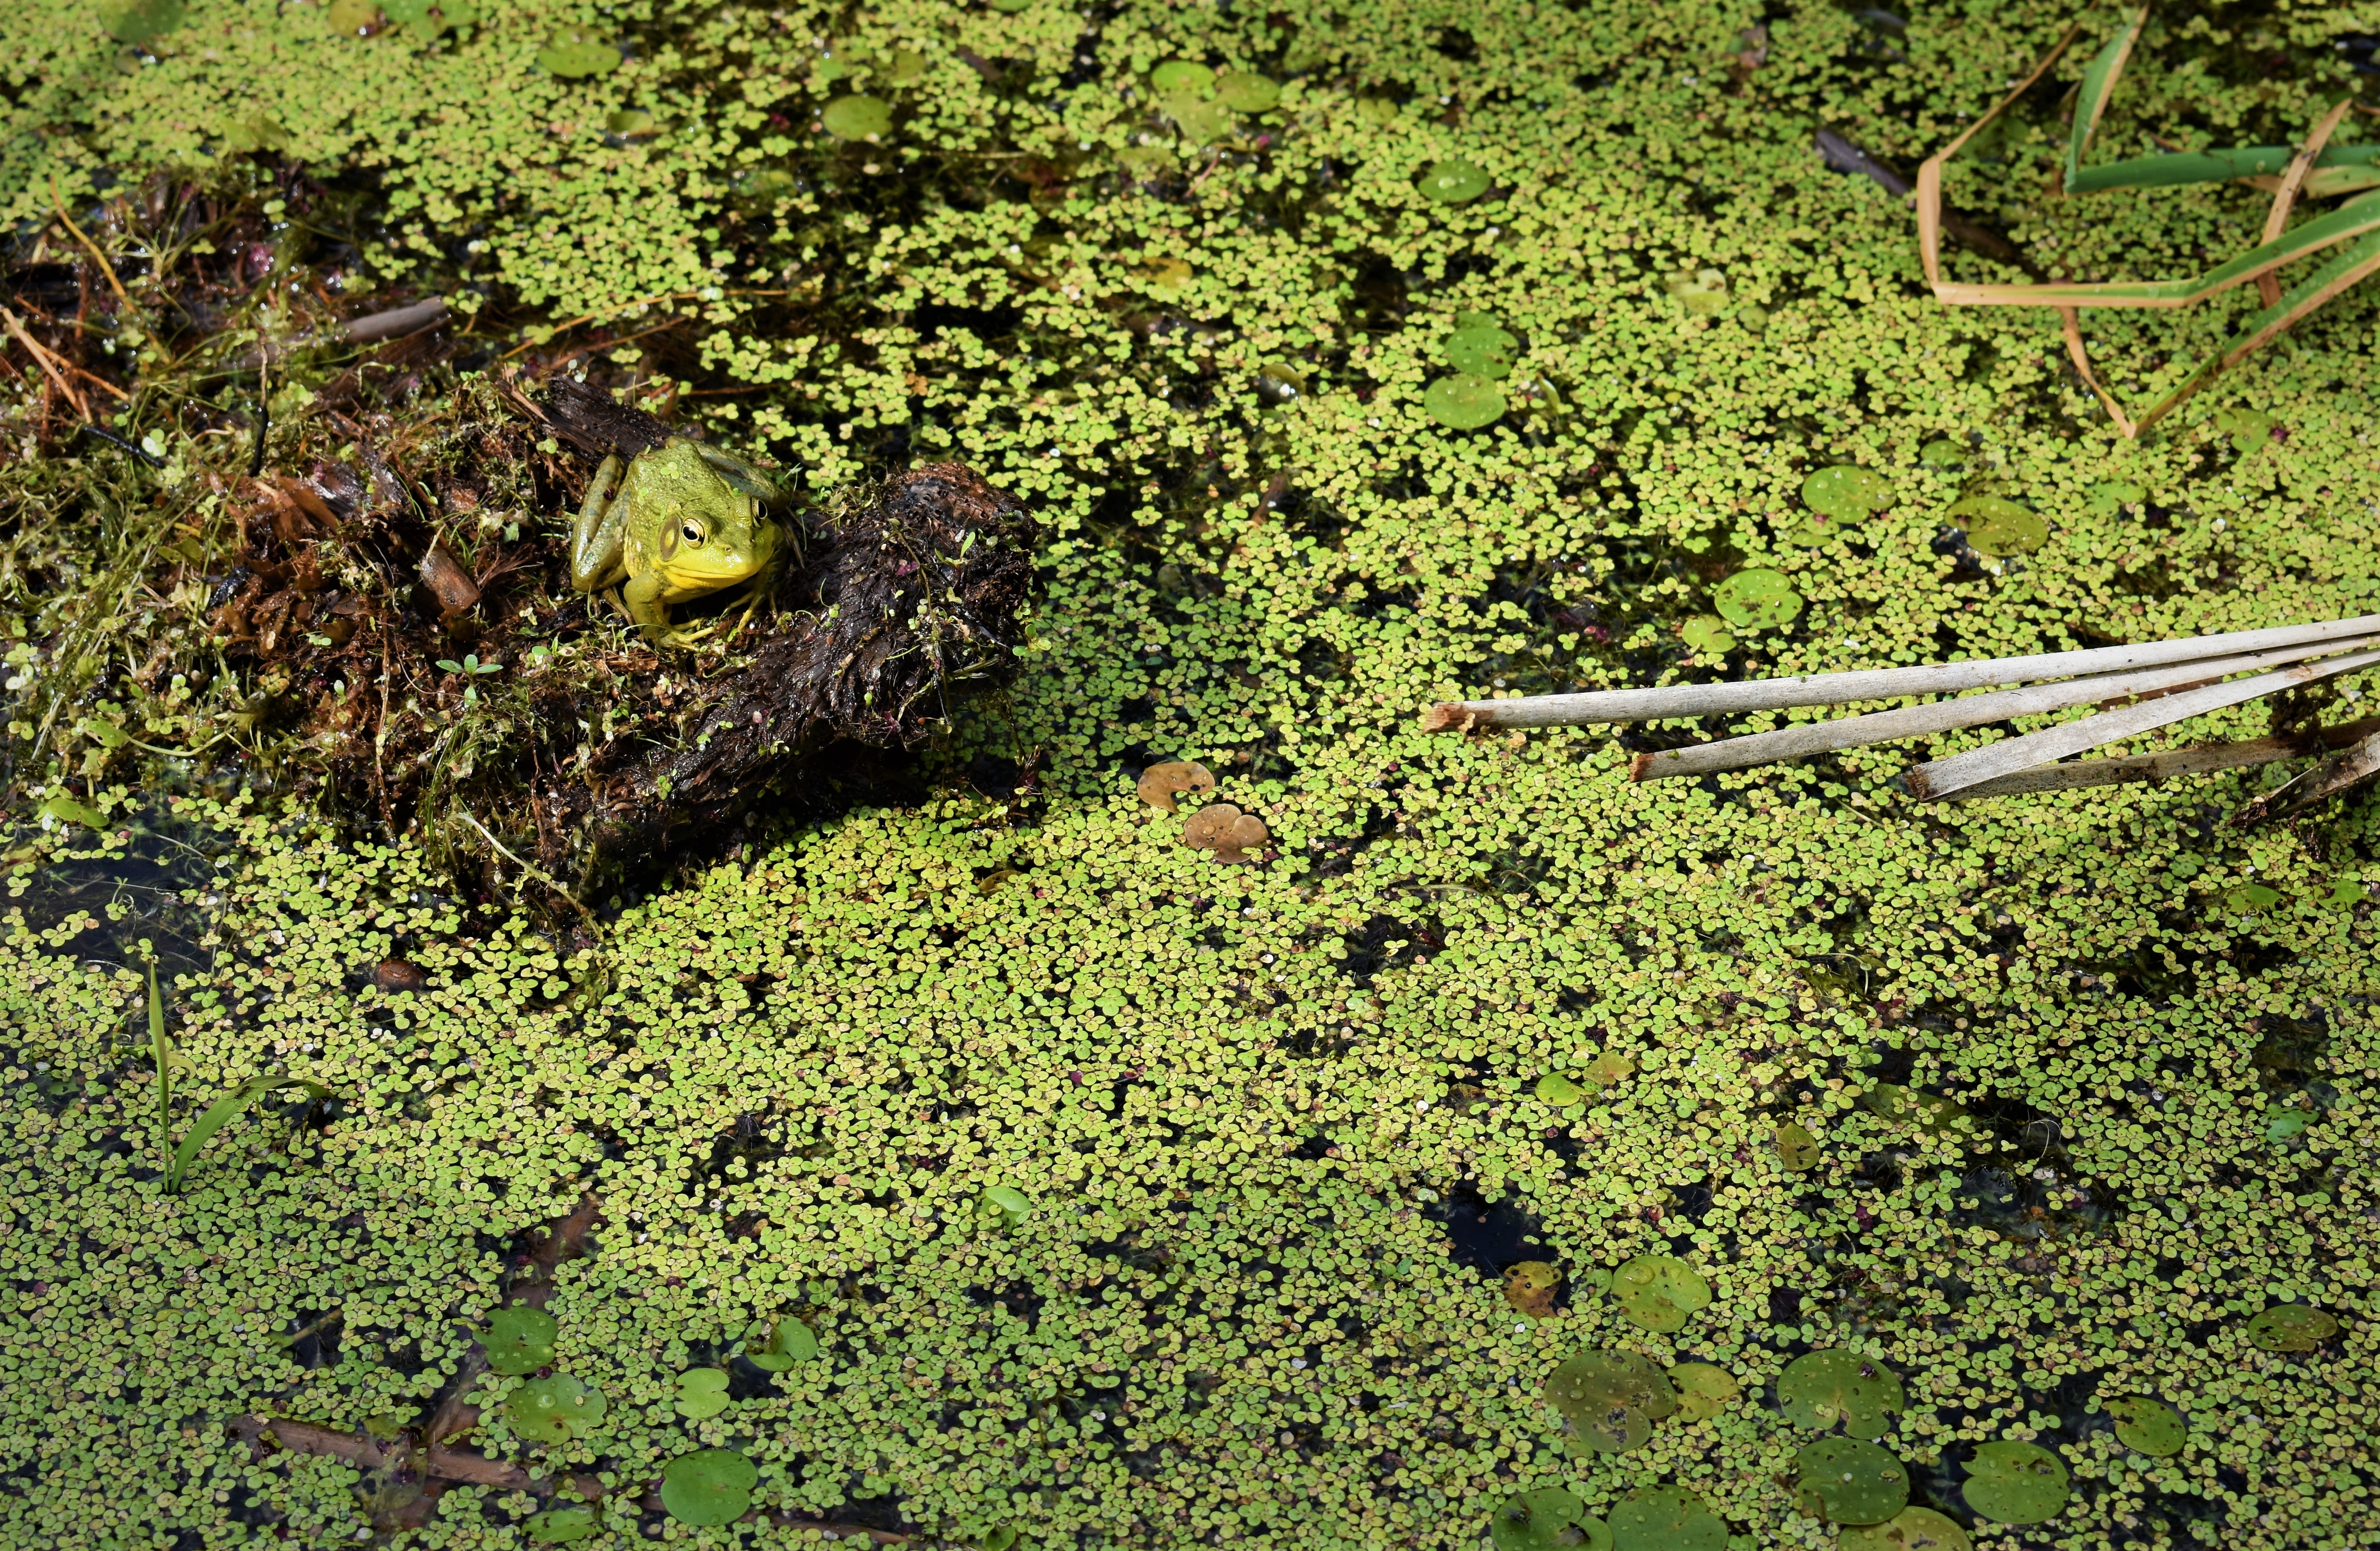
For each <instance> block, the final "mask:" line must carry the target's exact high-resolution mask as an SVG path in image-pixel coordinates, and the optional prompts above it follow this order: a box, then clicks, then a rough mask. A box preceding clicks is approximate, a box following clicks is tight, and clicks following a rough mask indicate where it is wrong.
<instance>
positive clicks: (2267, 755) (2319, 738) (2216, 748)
mask: <svg viewBox="0 0 2380 1551" xmlns="http://www.w3.org/2000/svg"><path fill="white" fill-rule="evenodd" d="M2374 732H2380V716H2366V717H2365V718H2364V719H2363V720H2362V721H2360V722H2349V723H2347V724H2346V725H2345V726H2343V727H2316V728H2314V729H2313V730H2312V731H2310V732H2302V733H2297V734H2294V735H2292V736H2289V737H2287V738H2247V739H2240V740H2239V741H2237V742H2232V743H2202V744H2200V745H2199V746H2198V747H2197V748H2194V749H2177V750H2174V751H2171V752H2169V753H2163V754H2131V755H2127V756H2126V757H2124V758H2122V759H2111V760H2080V761H2077V762H2076V763H2072V764H2040V765H2035V766H2034V767H2033V768H2032V769H2031V770H2020V771H2018V772H2017V773H2016V774H2015V775H2003V776H2001V777H2000V778H1999V779H1998V780H1997V781H1985V782H1984V783H1982V784H1981V785H1980V786H1973V787H1969V788H1967V789H1966V790H1964V791H1962V792H1961V793H1960V794H1959V795H1958V796H1957V797H1956V798H1955V799H1953V800H1954V801H1958V802H1975V801H1981V800H1984V799H1985V798H1991V797H2012V796H2015V795H2017V794H2018V793H2021V792H2035V791H2072V790H2075V789H2076V788H2083V787H2108V786H2116V785H2119V784H2121V783H2124V782H2131V781H2167V780H2171V779H2172V778H2173V777H2174V776H2176V775H2212V774H2213V773H2215V772H2216V771H2218V770H2245V769H2248V768H2251V767H2253V766H2255V765H2260V764H2271V763H2275V762H2277V761H2279V760H2288V759H2297V758H2299V757H2301V756H2302V755H2305V754H2311V753H2316V752H2319V751H2322V750H2325V749H2337V748H2340V747H2343V746H2345V745H2347V744H2350V743H2353V742H2355V741H2356V740H2358V739H2362V738H2365V737H2368V736H2370V735H2371V734H2372V733H2374ZM2284 789H2286V788H2284Z"/></svg>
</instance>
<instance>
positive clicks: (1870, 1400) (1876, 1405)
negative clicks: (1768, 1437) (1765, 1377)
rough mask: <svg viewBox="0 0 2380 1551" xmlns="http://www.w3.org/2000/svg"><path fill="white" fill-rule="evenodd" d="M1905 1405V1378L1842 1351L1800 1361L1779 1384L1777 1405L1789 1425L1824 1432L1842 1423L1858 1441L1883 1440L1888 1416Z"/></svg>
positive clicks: (1828, 1351) (1835, 1349)
mask: <svg viewBox="0 0 2380 1551" xmlns="http://www.w3.org/2000/svg"><path fill="white" fill-rule="evenodd" d="M1902 1400H1903V1397H1902V1394H1901V1388H1900V1374H1896V1373H1894V1372H1893V1371H1892V1370H1891V1369H1889V1368H1888V1367H1886V1366H1885V1365H1884V1364H1883V1363H1881V1362H1876V1360H1875V1359H1874V1358H1870V1357H1862V1356H1861V1355H1860V1354H1859V1353H1857V1352H1855V1351H1845V1350H1844V1349H1842V1348H1840V1347H1829V1348H1828V1349H1825V1350H1824V1351H1814V1352H1811V1353H1809V1354H1807V1355H1806V1356H1803V1357H1797V1358H1795V1359H1794V1360H1793V1361H1792V1362H1791V1363H1789V1364H1788V1365H1787V1366H1786V1369H1785V1372H1784V1373H1783V1374H1779V1376H1778V1380H1777V1403H1778V1405H1779V1407H1780V1408H1781V1409H1782V1410H1783V1411H1784V1412H1785V1415H1786V1417H1787V1419H1788V1420H1789V1421H1791V1422H1794V1423H1798V1424H1800V1425H1802V1426H1803V1427H1814V1428H1815V1429H1817V1430H1818V1431H1819V1432H1822V1433H1824V1432H1831V1431H1832V1430H1833V1429H1834V1428H1835V1427H1836V1426H1837V1425H1838V1424H1840V1426H1841V1427H1842V1430H1843V1431H1844V1432H1846V1433H1849V1434H1850V1435H1852V1437H1855V1438H1876V1437H1882V1436H1883V1435H1884V1429H1885V1425H1886V1423H1885V1417H1886V1416H1887V1415H1888V1414H1889V1413H1891V1412H1893V1411H1899V1410H1900V1409H1901V1405H1902Z"/></svg>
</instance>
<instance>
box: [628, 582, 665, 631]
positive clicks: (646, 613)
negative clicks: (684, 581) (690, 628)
mask: <svg viewBox="0 0 2380 1551" xmlns="http://www.w3.org/2000/svg"><path fill="white" fill-rule="evenodd" d="M668 585H669V583H668V582H667V581H666V580H664V579H663V578H662V573H661V572H659V571H658V570H655V571H648V572H647V573H645V574H644V575H643V576H635V577H630V578H629V579H628V585H626V586H625V587H623V588H621V589H620V596H621V598H622V599H623V600H624V601H625V603H626V604H627V605H628V617H629V618H631V619H633V620H635V621H636V622H637V629H641V630H643V631H644V632H645V639H646V640H647V641H661V640H663V639H664V638H666V637H667V636H668V635H669V633H670V617H669V605H667V604H665V603H663V602H662V588H664V587H666V586H668Z"/></svg>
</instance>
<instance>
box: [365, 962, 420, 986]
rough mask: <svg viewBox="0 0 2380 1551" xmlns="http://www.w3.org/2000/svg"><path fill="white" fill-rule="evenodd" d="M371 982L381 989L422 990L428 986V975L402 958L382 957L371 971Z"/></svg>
mask: <svg viewBox="0 0 2380 1551" xmlns="http://www.w3.org/2000/svg"><path fill="white" fill-rule="evenodd" d="M372 983H373V984H374V985H377V986H379V987H380V988H381V989H382V990H383V991H423V990H427V989H428V988H429V985H430V977H429V976H428V975H426V974H423V973H422V972H421V970H420V967H419V966H418V965H414V964H408V963H407V962H406V961H405V960H404V959H382V960H381V961H380V967H379V968H378V969H375V970H374V971H372Z"/></svg>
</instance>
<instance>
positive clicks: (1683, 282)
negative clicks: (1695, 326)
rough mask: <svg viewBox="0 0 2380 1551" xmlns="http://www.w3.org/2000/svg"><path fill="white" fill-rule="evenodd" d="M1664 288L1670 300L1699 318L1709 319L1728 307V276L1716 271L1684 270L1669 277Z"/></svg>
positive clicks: (1664, 283)
mask: <svg viewBox="0 0 2380 1551" xmlns="http://www.w3.org/2000/svg"><path fill="white" fill-rule="evenodd" d="M1662 287H1663V288H1664V289H1666V290H1667V291H1668V292H1669V293H1670V299H1671V300H1672V301H1675V302H1676V303H1677V304H1678V305H1679V306H1681V307H1682V308H1684V309H1685V310H1686V311H1688V312H1690V313H1692V314H1693V315H1694V316H1695V317H1698V318H1707V317H1710V316H1712V315H1714V314H1716V313H1718V312H1720V311H1725V310H1726V307H1727V276H1726V275H1721V274H1720V273H1719V272H1718V270H1716V269H1682V270H1679V271H1677V272H1676V273H1675V274H1673V275H1669V276H1667V277H1666V278H1665V279H1664V280H1663V281H1662Z"/></svg>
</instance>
